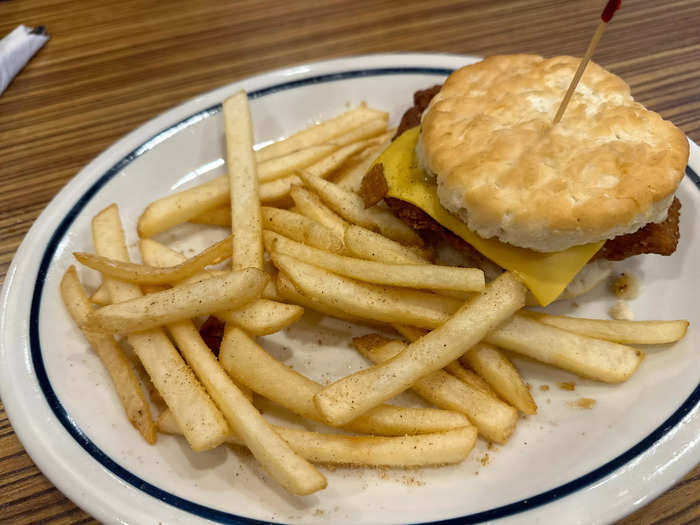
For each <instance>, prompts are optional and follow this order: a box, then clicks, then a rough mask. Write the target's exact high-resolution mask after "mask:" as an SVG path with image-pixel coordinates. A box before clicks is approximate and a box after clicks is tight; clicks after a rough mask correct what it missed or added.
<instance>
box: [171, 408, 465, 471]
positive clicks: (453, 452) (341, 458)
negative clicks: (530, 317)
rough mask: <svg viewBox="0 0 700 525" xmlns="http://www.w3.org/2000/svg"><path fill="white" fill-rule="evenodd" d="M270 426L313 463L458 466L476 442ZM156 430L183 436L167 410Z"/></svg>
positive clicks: (461, 435) (453, 436)
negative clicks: (344, 433)
mask: <svg viewBox="0 0 700 525" xmlns="http://www.w3.org/2000/svg"><path fill="white" fill-rule="evenodd" d="M270 427H271V428H272V429H273V430H274V431H275V432H276V433H277V434H279V436H280V437H281V438H282V439H284V440H285V441H286V442H287V443H288V444H289V446H290V447H291V449H292V450H294V452H296V453H297V454H299V455H300V456H301V457H303V458H306V459H308V460H309V461H312V462H315V463H328V464H339V465H366V466H375V467H420V466H429V465H444V464H448V463H458V462H459V461H462V460H463V459H464V458H466V457H467V456H468V455H469V452H471V450H472V449H473V448H474V444H475V443H476V429H475V428H474V427H471V426H470V427H464V428H459V429H454V430H450V431H446V432H438V433H434V434H422V435H417V436H400V437H376V436H344V435H340V434H321V433H318V432H309V431H308V430H298V429H292V428H286V427H281V426H276V425H270ZM158 430H159V431H160V432H163V433H165V434H173V435H180V434H181V433H182V431H181V430H180V429H179V428H178V426H177V422H176V421H175V418H173V417H172V416H171V414H170V412H169V411H165V412H163V413H162V414H161V415H160V417H159V418H158ZM227 441H228V443H231V444H232V445H243V440H242V439H240V438H239V437H238V436H236V435H233V434H232V435H230V436H229V437H228V439H227Z"/></svg>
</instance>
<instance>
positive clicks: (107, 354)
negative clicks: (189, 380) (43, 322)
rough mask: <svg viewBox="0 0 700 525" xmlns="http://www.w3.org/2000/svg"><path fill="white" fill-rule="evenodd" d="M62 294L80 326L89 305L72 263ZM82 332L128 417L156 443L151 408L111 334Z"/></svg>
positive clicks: (66, 275) (66, 274)
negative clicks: (103, 368) (112, 384)
mask: <svg viewBox="0 0 700 525" xmlns="http://www.w3.org/2000/svg"><path fill="white" fill-rule="evenodd" d="M61 297H62V298H63V303H64V304H65V305H66V308H67V309H68V312H69V313H70V315H71V317H72V318H73V320H74V321H75V322H76V324H77V325H78V326H81V325H83V324H84V323H85V321H86V320H87V317H88V315H89V314H90V312H91V311H92V304H90V300H89V299H88V297H87V295H86V294H85V290H84V289H83V287H82V285H81V284H80V281H79V280H78V274H77V273H76V271H75V267H74V266H70V267H69V268H68V270H67V271H66V273H65V274H64V275H63V279H62V280H61ZM82 332H83V335H84V336H85V339H87V341H88V342H89V343H90V346H92V348H93V349H94V350H95V353H96V354H97V355H98V356H99V358H100V361H102V364H103V365H104V367H105V369H106V370H107V372H108V373H109V376H110V377H111V378H112V383H114V389H115V390H116V392H117V395H118V396H119V400H120V401H121V404H122V407H124V411H125V412H126V416H127V418H129V421H130V422H131V424H132V425H134V427H135V428H136V430H138V431H139V432H140V433H141V435H142V436H143V438H144V439H145V440H146V441H147V442H148V443H151V444H153V443H155V442H156V427H155V425H154V423H153V419H152V418H151V409H150V408H149V406H148V402H147V401H146V397H145V396H144V395H143V391H142V390H141V386H140V385H139V382H138V379H136V375H134V371H133V369H132V368H131V365H130V364H129V361H128V360H127V358H126V357H124V353H123V352H122V349H121V348H119V345H118V344H117V342H116V341H115V340H114V337H113V336H111V335H108V334H103V333H99V332H89V331H87V330H83V331H82Z"/></svg>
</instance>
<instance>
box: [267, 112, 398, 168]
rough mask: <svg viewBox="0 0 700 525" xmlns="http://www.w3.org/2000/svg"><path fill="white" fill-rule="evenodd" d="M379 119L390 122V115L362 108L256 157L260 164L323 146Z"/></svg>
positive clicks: (317, 126)
mask: <svg viewBox="0 0 700 525" xmlns="http://www.w3.org/2000/svg"><path fill="white" fill-rule="evenodd" d="M378 118H381V119H387V120H388V115H387V114H386V113H384V112H382V111H377V110H374V109H369V108H366V107H364V106H360V107H358V108H355V109H351V110H350V111H347V112H345V113H343V114H342V115H338V116H337V117H334V118H332V119H329V120H326V121H325V122H321V123H320V124H317V125H315V126H312V127H310V128H307V129H304V130H302V131H299V132H298V133H295V134H294V135H292V136H290V137H288V138H286V139H284V140H280V141H278V142H274V143H272V144H270V145H268V146H265V147H264V148H262V149H260V150H258V151H257V152H256V154H255V156H256V159H257V161H258V162H263V161H266V160H269V159H272V158H275V157H279V156H281V155H286V154H287V153H291V152H293V151H297V150H300V149H304V148H309V147H311V146H315V145H317V144H323V143H325V142H329V141H331V139H335V138H336V137H340V136H341V135H344V134H346V133H348V132H350V131H352V130H354V129H356V128H358V127H360V126H362V125H364V124H366V123H368V122H370V121H374V120H377V119H378Z"/></svg>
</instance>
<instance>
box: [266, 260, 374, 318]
mask: <svg viewBox="0 0 700 525" xmlns="http://www.w3.org/2000/svg"><path fill="white" fill-rule="evenodd" d="M275 284H276V286H277V292H278V293H279V295H280V297H281V298H282V299H283V300H285V301H289V302H291V303H294V304H298V305H301V306H303V307H304V308H308V309H309V310H315V311H316V312H318V313H321V314H324V315H329V316H331V317H337V318H338V319H345V320H346V321H352V322H354V323H360V324H362V323H364V324H372V325H378V324H380V323H377V322H376V321H371V320H367V319H361V318H359V317H354V316H352V315H349V314H348V313H346V312H344V311H343V310H340V309H338V308H334V307H332V306H329V305H327V304H324V303H321V302H319V301H317V300H315V299H312V298H311V297H308V296H306V295H304V294H302V293H301V292H299V290H297V289H296V287H295V286H294V284H293V283H292V281H291V280H290V279H289V277H287V276H286V275H285V274H284V273H282V272H280V273H278V274H277V279H276V281H275Z"/></svg>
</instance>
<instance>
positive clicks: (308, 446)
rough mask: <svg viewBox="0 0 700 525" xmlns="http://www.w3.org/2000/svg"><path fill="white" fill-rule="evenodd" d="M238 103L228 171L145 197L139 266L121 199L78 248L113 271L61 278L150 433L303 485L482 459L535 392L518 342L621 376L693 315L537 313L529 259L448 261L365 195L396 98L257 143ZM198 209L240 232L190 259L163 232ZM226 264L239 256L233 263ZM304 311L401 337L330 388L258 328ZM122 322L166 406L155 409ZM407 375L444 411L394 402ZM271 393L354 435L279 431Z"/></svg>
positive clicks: (309, 488) (561, 360) (69, 301)
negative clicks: (321, 466)
mask: <svg viewBox="0 0 700 525" xmlns="http://www.w3.org/2000/svg"><path fill="white" fill-rule="evenodd" d="M223 115H224V120H225V130H226V146H227V165H228V175H227V176H223V177H219V178H216V179H214V180H212V181H209V182H207V183H205V184H201V185H199V186H196V187H193V188H191V189H187V190H185V191H181V192H179V193H176V194H173V195H170V196H167V197H165V198H162V199H159V200H157V201H155V202H153V203H152V204H150V205H149V206H148V207H147V208H146V210H145V211H144V212H143V214H142V216H141V217H140V219H139V221H138V233H139V236H140V237H141V239H140V243H139V248H140V252H141V258H142V261H143V262H142V263H136V262H131V261H130V260H129V255H128V251H127V245H126V241H125V236H124V232H123V229H122V225H121V220H120V216H119V211H118V208H117V206H116V205H111V206H109V207H108V208H106V209H105V210H103V211H102V212H100V213H99V214H98V215H97V216H95V217H94V219H93V221H92V235H93V242H94V248H95V253H94V254H90V253H76V254H74V255H75V257H76V259H77V260H78V261H79V262H80V263H82V264H83V265H85V266H87V267H89V268H92V269H93V270H96V271H98V272H100V273H101V275H102V279H103V282H102V284H101V286H100V287H99V288H98V289H97V290H96V291H95V293H94V294H92V296H91V297H88V296H87V294H86V292H85V290H84V289H83V287H82V285H81V283H80V281H79V280H78V276H77V272H76V270H75V268H74V267H73V266H71V267H70V268H69V269H68V271H67V272H66V273H65V276H64V278H63V280H62V282H61V293H62V297H63V300H64V302H65V304H66V306H67V309H68V311H69V313H70V315H71V316H72V317H73V319H74V320H75V322H76V323H77V325H78V326H79V327H80V329H81V330H82V332H83V333H84V334H85V337H86V339H87V340H88V341H89V343H90V345H91V346H92V347H93V348H94V350H95V351H96V352H97V353H98V355H99V356H100V358H101V360H102V362H103V363H104V365H105V368H106V369H107V371H108V372H109V374H110V376H111V378H112V380H113V383H114V386H115V388H116V391H117V394H118V396H119V398H120V400H121V402H122V404H123V407H124V409H125V411H126V415H127V417H128V418H129V420H130V421H131V423H132V424H133V425H134V426H135V427H136V428H137V429H138V431H139V432H140V433H141V435H142V436H143V438H144V439H145V440H146V441H147V442H149V443H154V442H155V441H156V435H157V432H162V433H167V434H181V435H183V436H184V438H185V439H186V440H187V442H188V443H189V445H190V446H191V447H192V449H193V450H196V451H203V450H209V449H212V448H214V447H218V446H219V445H221V444H223V443H233V444H236V445H241V446H245V447H247V448H248V449H250V451H251V452H252V453H253V455H254V456H255V458H257V460H258V461H259V462H260V463H261V464H262V465H263V466H264V468H265V469H266V471H267V472H268V473H269V474H270V475H271V476H272V477H273V478H274V479H275V480H276V481H277V482H278V483H279V484H280V485H281V486H283V487H284V488H285V489H287V490H288V491H289V492H291V493H293V494H298V495H306V494H311V493H313V492H315V491H318V490H321V489H323V488H324V487H325V486H326V479H325V477H324V475H323V474H322V473H321V472H320V471H319V470H318V469H317V468H316V467H315V466H314V465H313V464H314V463H326V464H352V465H371V466H390V467H415V466H423V465H440V464H448V463H455V462H459V461H462V460H463V459H464V458H466V457H467V456H468V454H469V453H470V451H471V450H472V448H473V447H474V444H475V442H476V439H477V435H480V436H482V437H483V438H484V439H487V440H490V441H493V442H496V443H505V442H506V441H507V440H508V438H509V436H510V435H511V434H512V433H513V431H514V429H515V427H516V424H517V421H518V417H519V415H518V413H519V412H521V413H523V414H535V413H536V411H537V406H536V404H535V402H534V400H533V398H532V396H531V395H530V392H529V390H528V387H527V385H526V383H525V381H524V380H523V378H522V377H521V376H520V374H519V373H518V371H517V369H516V368H515V366H513V364H512V363H511V361H510V359H509V357H508V356H507V354H506V353H505V352H504V350H505V351H510V352H514V353H517V354H521V355H524V356H527V357H529V358H532V359H536V360H538V361H541V362H544V363H547V364H550V365H552V366H555V367H559V368H562V369H564V370H568V371H571V372H573V373H576V374H578V375H580V376H582V377H586V378H590V379H595V380H599V381H604V382H608V383H617V382H622V381H625V380H627V379H628V378H629V377H630V376H631V375H632V374H633V373H634V372H635V370H636V369H637V368H638V367H639V364H640V363H641V361H642V359H643V357H644V354H643V353H642V352H641V351H640V350H638V349H636V348H634V347H631V346H628V345H630V344H658V343H670V342H673V341H677V340H679V339H680V338H682V337H683V336H684V334H685V332H686V329H687V326H688V323H687V322H686V321H663V322H662V321H647V322H630V321H604V320H592V319H577V318H571V317H561V316H553V315H547V314H542V313H535V312H529V311H525V310H523V306H524V305H525V300H526V292H527V290H526V289H525V287H524V286H523V284H522V283H521V282H520V281H519V279H518V278H517V277H516V276H514V275H513V274H511V273H509V272H506V273H503V274H502V275H501V276H500V277H498V278H496V279H495V280H493V281H491V282H489V283H487V282H486V280H485V278H484V273H483V272H482V271H481V270H479V269H476V268H462V267H452V266H442V265H437V264H433V263H432V262H431V252H430V250H427V249H425V248H424V247H423V245H422V241H421V239H420V237H418V236H417V235H416V233H415V232H414V231H413V230H412V229H411V228H409V227H408V226H407V225H406V224H404V223H403V222H402V221H400V220H399V219H397V218H396V217H395V216H394V215H392V214H391V213H390V212H389V211H388V210H387V209H385V208H383V207H381V206H373V207H370V208H365V206H364V204H363V201H362V199H361V198H360V197H359V196H358V194H357V193H356V191H357V189H358V188H359V186H360V182H361V179H362V176H363V175H364V173H365V172H366V170H367V168H368V166H369V163H370V162H371V161H372V159H373V158H375V157H376V156H377V154H378V153H379V152H380V151H381V150H382V148H383V147H385V145H386V143H387V141H388V140H389V138H390V137H391V135H392V133H393V130H389V129H387V122H388V115H387V114H386V113H383V112H380V111H376V110H373V109H369V108H367V107H364V106H361V107H358V108H356V109H353V110H350V111H348V112H346V113H343V114H342V115H340V116H338V117H336V118H333V119H331V120H328V121H326V122H323V123H321V124H317V125H315V126H312V127H310V128H308V129H305V130H303V131H300V132H299V133H297V134H295V135H292V136H291V137H289V138H287V139H284V140H281V141H279V142H276V143H273V144H270V145H268V146H266V147H264V148H262V149H259V150H258V151H255V150H254V149H253V144H254V141H253V134H252V126H251V116H250V110H249V108H248V102H247V96H246V94H245V93H244V92H239V93H237V94H236V95H234V96H232V97H231V98H229V99H227V100H226V101H225V102H224V104H223ZM184 222H194V223H201V224H214V225H220V226H226V227H230V228H231V235H230V236H229V237H227V238H225V239H224V240H222V241H221V242H218V243H216V244H213V245H212V246H210V247H209V248H207V249H206V250H204V251H202V252H201V253H199V254H197V255H195V256H194V257H190V258H185V257H184V256H183V255H182V254H180V253H178V252H176V251H173V250H171V249H170V248H168V247H167V246H165V245H163V244H160V243H158V242H156V241H154V240H152V239H151V238H150V237H152V236H154V235H156V234H158V233H160V232H163V231H165V230H167V229H169V228H172V227H173V226H176V225H178V224H181V223H184ZM227 260H230V261H231V262H230V270H221V269H220V268H221V266H222V264H227V263H226V262H225V261H227ZM266 260H267V261H271V262H272V264H273V265H274V268H275V270H274V271H265V270H264V268H265V266H264V265H265V262H266ZM214 265H217V266H216V268H218V269H215V268H212V266H214ZM96 306H97V307H96ZM305 308H309V309H313V310H316V311H318V312H321V313H323V314H326V315H329V316H334V317H337V318H340V319H347V320H350V321H355V322H358V323H363V324H369V325H375V326H381V327H382V328H384V329H387V328H389V329H393V330H395V331H396V332H397V333H398V334H399V335H400V336H401V339H398V338H397V339H389V338H386V337H384V336H381V335H377V334H372V335H366V336H363V337H359V338H356V339H354V340H353V342H354V345H355V347H356V349H357V351H358V352H360V353H361V354H362V355H363V356H365V357H366V358H367V359H368V361H369V363H371V364H370V365H369V366H368V367H367V368H366V369H364V370H361V371H360V372H357V373H354V374H351V375H349V376H347V377H343V378H341V379H339V380H338V381H336V382H334V383H332V384H329V385H327V386H323V385H320V384H318V383H316V382H314V381H312V380H311V379H309V378H307V377H305V376H303V375H301V374H299V373H298V372H296V371H294V370H292V369H291V368H289V367H287V366H285V365H284V364H283V363H280V362H278V361H276V360H275V359H274V358H273V357H271V356H270V355H269V354H268V353H267V352H266V351H265V350H264V349H263V348H262V347H261V346H260V345H259V344H258V343H257V342H256V337H257V336H264V335H267V334H271V333H274V332H277V331H279V330H283V329H285V328H287V327H289V326H291V325H292V324H293V323H295V322H296V321H298V320H299V318H300V317H301V316H302V314H303V313H304V309H305ZM210 315H213V316H215V317H217V318H218V319H220V320H221V321H223V322H225V329H224V334H223V339H222V343H221V347H220V351H219V355H218V357H217V356H216V355H215V354H214V353H213V352H212V351H211V350H210V348H209V347H208V346H207V345H206V344H205V342H204V341H203V339H202V337H201V335H200V333H199V331H198V323H199V322H201V319H202V318H203V316H210ZM117 335H121V336H125V337H126V340H127V341H128V343H129V345H130V346H131V347H132V348H133V350H134V353H135V355H136V356H137V358H138V360H139V361H140V363H141V364H142V365H143V368H144V369H145V371H146V373H147V375H148V378H149V379H150V382H151V383H152V386H153V387H154V388H155V390H156V391H157V393H158V394H159V395H160V397H161V398H162V401H163V402H164V403H165V406H166V407H167V408H164V409H163V410H161V413H160V414H159V415H158V417H157V418H154V416H153V414H152V406H151V403H149V401H148V400H147V398H146V396H145V395H144V393H143V390H142V385H141V384H140V382H139V380H138V379H137V375H136V374H135V372H134V369H133V366H132V364H131V363H130V361H129V359H127V357H125V355H124V353H123V351H122V349H121V347H120V346H119V345H118V344H117V341H116V339H115V336H117ZM409 389H411V390H413V391H414V392H416V393H417V394H418V395H419V396H421V397H422V398H424V399H425V400H427V401H428V402H429V403H431V404H432V405H434V407H435V408H411V407H399V406H395V405H391V404H386V403H385V402H386V401H388V400H390V399H391V398H393V397H394V396H396V395H398V394H400V393H402V392H404V391H406V390H409ZM254 393H255V394H259V395H261V396H263V397H264V398H266V399H267V400H269V401H272V402H273V403H276V404H278V405H280V406H282V407H284V408H286V409H289V410H290V411H292V412H294V413H296V414H297V415H299V416H301V417H303V418H308V419H309V420H313V421H315V422H320V423H323V424H326V425H329V426H332V427H335V428H336V429H341V432H340V433H339V432H338V431H337V430H333V431H330V432H328V433H320V432H309V431H306V430H298V429H292V428H286V427H282V426H273V425H271V424H269V423H268V422H267V421H266V420H265V419H264V418H263V417H262V415H261V413H260V411H259V410H258V408H256V404H255V402H256V401H255V397H254Z"/></svg>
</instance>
